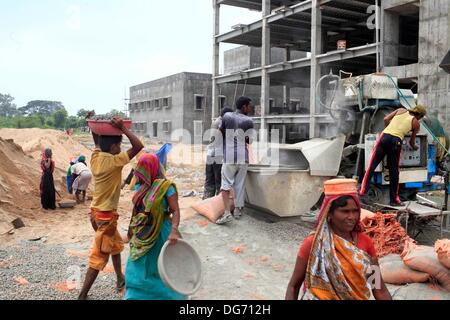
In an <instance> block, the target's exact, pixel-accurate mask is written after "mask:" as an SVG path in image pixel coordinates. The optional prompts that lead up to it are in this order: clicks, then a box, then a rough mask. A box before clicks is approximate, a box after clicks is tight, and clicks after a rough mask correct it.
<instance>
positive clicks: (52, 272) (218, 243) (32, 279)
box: [0, 215, 309, 300]
mask: <svg viewBox="0 0 450 320" xmlns="http://www.w3.org/2000/svg"><path fill="white" fill-rule="evenodd" d="M180 231H181V233H182V234H183V237H184V238H185V239H186V240H187V241H189V242H190V243H191V245H193V246H194V248H195V249H196V250H197V252H198V253H199V255H200V257H201V259H202V269H203V284H202V287H201V289H200V290H199V291H198V292H197V293H196V294H195V295H194V296H192V299H194V300H203V299H213V300H214V299H252V300H253V299H283V298H284V292H285V290H286V285H287V282H288V281H289V278H290V276H291V274H292V271H293V267H294V264H295V256H296V253H297V250H298V246H299V245H300V243H301V241H302V240H303V239H304V237H305V236H306V235H307V234H308V233H309V230H308V229H306V228H303V227H301V226H298V225H296V224H292V223H288V222H278V223H267V222H264V221H262V220H259V219H255V218H253V217H251V216H247V215H246V216H244V217H243V218H242V219H241V220H239V221H234V222H232V223H230V224H229V225H226V226H217V225H215V224H212V223H208V222H207V221H206V220H205V218H203V217H201V216H195V217H194V218H193V219H189V220H186V221H183V222H182V224H181V225H180ZM237 247H240V248H242V252H239V253H237V252H234V250H235V248H237ZM88 249H89V242H85V243H83V244H63V245H62V244H59V245H54V244H47V243H42V242H41V241H38V242H31V241H21V242H19V243H16V244H15V245H13V246H8V247H2V248H0V300H5V299H8V300H71V299H76V298H77V296H78V293H79V290H78V289H72V290H68V288H67V281H70V280H72V279H78V280H80V285H81V284H82V281H83V280H84V276H85V272H86V269H87V253H88V251H89V250H88ZM126 257H128V248H127V246H126V250H125V252H123V253H122V260H123V261H122V263H123V264H125V259H126ZM262 257H265V258H264V260H261V258H262ZM110 263H111V262H110ZM105 271H106V272H101V273H100V275H99V277H98V278H97V281H96V282H95V283H94V286H93V287H92V289H91V291H90V295H89V298H90V299H92V300H120V299H122V296H121V294H117V293H115V290H114V289H115V285H116V282H115V275H114V273H113V269H112V267H111V266H110V265H109V266H107V268H106V269H105ZM21 278H23V279H21ZM68 283H69V285H70V282H68Z"/></svg>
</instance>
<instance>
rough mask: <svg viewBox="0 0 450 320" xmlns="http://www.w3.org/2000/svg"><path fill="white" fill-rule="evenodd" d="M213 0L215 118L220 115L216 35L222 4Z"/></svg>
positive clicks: (212, 102) (218, 31)
mask: <svg viewBox="0 0 450 320" xmlns="http://www.w3.org/2000/svg"><path fill="white" fill-rule="evenodd" d="M212 2H213V16H214V29H213V30H214V34H213V75H212V92H211V97H212V101H211V106H212V110H211V117H212V119H215V118H216V117H218V116H219V86H218V85H217V81H216V79H215V77H217V76H218V75H219V63H220V60H219V59H220V51H219V50H220V43H219V42H218V41H217V40H216V35H218V34H219V33H220V4H218V1H217V0H212Z"/></svg>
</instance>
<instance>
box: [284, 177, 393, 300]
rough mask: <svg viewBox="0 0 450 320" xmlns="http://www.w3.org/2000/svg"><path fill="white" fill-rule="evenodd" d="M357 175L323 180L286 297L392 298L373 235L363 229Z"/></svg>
mask: <svg viewBox="0 0 450 320" xmlns="http://www.w3.org/2000/svg"><path fill="white" fill-rule="evenodd" d="M360 214H361V204H360V200H359V197H358V194H357V189H356V181H355V180H351V179H335V180H329V181H326V182H325V199H324V202H323V205H322V208H321V210H320V215H319V218H318V222H317V226H316V231H315V232H313V233H312V234H311V235H310V236H308V237H307V238H306V239H305V240H304V241H303V243H302V245H301V247H300V250H299V253H298V256H297V263H296V265H295V270H294V273H293V275H292V278H291V280H290V282H289V285H288V288H287V291H286V300H297V299H298V296H299V291H300V288H301V286H302V284H303V290H302V294H301V299H302V300H369V299H370V298H371V293H373V296H374V298H375V299H377V300H391V299H392V298H391V295H390V293H389V291H388V290H387V288H386V286H385V284H384V281H383V279H382V277H381V272H380V269H379V267H378V260H377V256H376V252H375V248H374V246H373V243H372V240H371V239H370V238H369V237H368V236H367V235H366V234H364V233H363V232H362V231H363V229H362V225H361V223H360Z"/></svg>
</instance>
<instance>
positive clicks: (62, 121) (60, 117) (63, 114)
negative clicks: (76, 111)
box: [53, 108, 68, 129]
mask: <svg viewBox="0 0 450 320" xmlns="http://www.w3.org/2000/svg"><path fill="white" fill-rule="evenodd" d="M67 117H68V113H67V110H66V109H65V108H63V109H60V110H58V111H56V112H54V113H53V120H54V126H55V127H56V128H58V129H63V128H65V126H66V121H67Z"/></svg>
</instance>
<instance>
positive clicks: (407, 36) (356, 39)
mask: <svg viewBox="0 0 450 320" xmlns="http://www.w3.org/2000/svg"><path fill="white" fill-rule="evenodd" d="M212 1H213V10H214V44H213V46H214V50H213V78H212V81H213V83H212V99H213V100H212V117H213V118H214V117H216V116H217V115H218V113H219V109H220V108H219V104H220V101H219V95H220V91H221V86H223V85H224V84H244V85H245V84H248V85H259V86H260V89H261V94H260V97H251V98H253V99H254V100H255V104H256V105H257V106H258V107H257V112H256V114H255V115H254V120H255V123H256V127H257V128H264V129H274V128H278V129H281V132H282V137H281V138H282V140H284V141H286V140H291V139H289V136H290V135H292V134H293V135H295V134H296V133H297V132H299V131H300V130H303V131H304V130H305V129H306V130H307V131H308V135H309V137H310V138H312V137H319V136H322V137H326V136H330V135H333V134H334V133H335V124H334V120H333V118H332V117H331V116H330V113H329V112H328V111H327V110H326V108H324V106H323V103H321V101H318V100H320V99H321V97H322V96H323V95H324V92H325V93H326V89H325V90H323V91H324V92H321V90H320V88H316V86H317V83H318V82H319V79H320V78H321V77H322V76H324V75H326V74H329V73H330V70H331V71H332V72H333V73H334V74H335V75H341V76H342V78H343V77H348V76H350V74H351V76H357V75H364V74H371V73H375V72H377V71H378V72H383V73H386V74H389V75H391V76H392V77H395V78H396V79H397V81H398V86H399V87H400V88H402V89H410V90H412V91H413V93H416V94H417V98H418V103H420V104H424V105H426V106H427V107H428V110H429V112H430V113H431V114H433V113H434V114H435V115H437V116H438V118H439V120H440V121H441V122H442V123H443V124H444V127H445V129H446V130H447V131H450V119H448V114H449V113H450V110H448V108H449V106H450V91H449V88H450V76H449V75H448V74H446V73H445V72H444V71H443V70H442V69H441V68H439V64H440V63H441V61H442V59H443V58H444V56H445V55H446V53H447V52H448V50H449V48H450V36H449V34H450V21H449V12H450V0H421V1H419V0H307V1H291V0H212ZM222 6H234V7H241V8H244V9H245V8H246V9H250V10H258V11H260V12H261V19H260V20H258V21H255V22H253V23H251V24H245V25H244V24H237V25H235V26H234V27H233V28H232V30H229V31H226V32H222V33H221V32H220V29H219V26H220V9H221V7H222ZM376 8H378V10H376ZM221 43H231V44H239V45H244V46H248V47H250V48H257V50H258V51H259V52H260V57H259V58H258V59H257V61H258V63H257V64H254V63H253V64H252V63H249V64H247V66H244V67H242V68H240V69H238V70H236V69H230V68H228V69H227V68H225V69H224V73H223V74H220V72H219V61H220V59H221V57H220V44H221ZM274 48H282V49H283V50H284V53H285V54H284V59H283V61H281V62H280V61H274V59H273V58H272V57H271V56H272V52H273V49H274ZM294 52H295V53H296V54H293V53H294ZM298 52H301V53H304V54H298ZM228 54H230V53H228ZM250 56H251V54H250ZM225 59H226V57H225ZM273 87H280V88H282V90H283V101H282V102H280V104H279V105H278V106H273V105H272V107H271V100H270V89H271V88H273ZM299 88H301V90H305V89H308V90H305V92H307V93H306V96H308V103H307V106H308V109H309V110H308V111H307V112H304V110H302V109H301V110H298V109H296V108H289V106H290V105H291V103H290V100H291V92H293V91H294V90H298V89H299ZM310 88H312V90H311V89H310ZM272 104H273V102H272Z"/></svg>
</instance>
